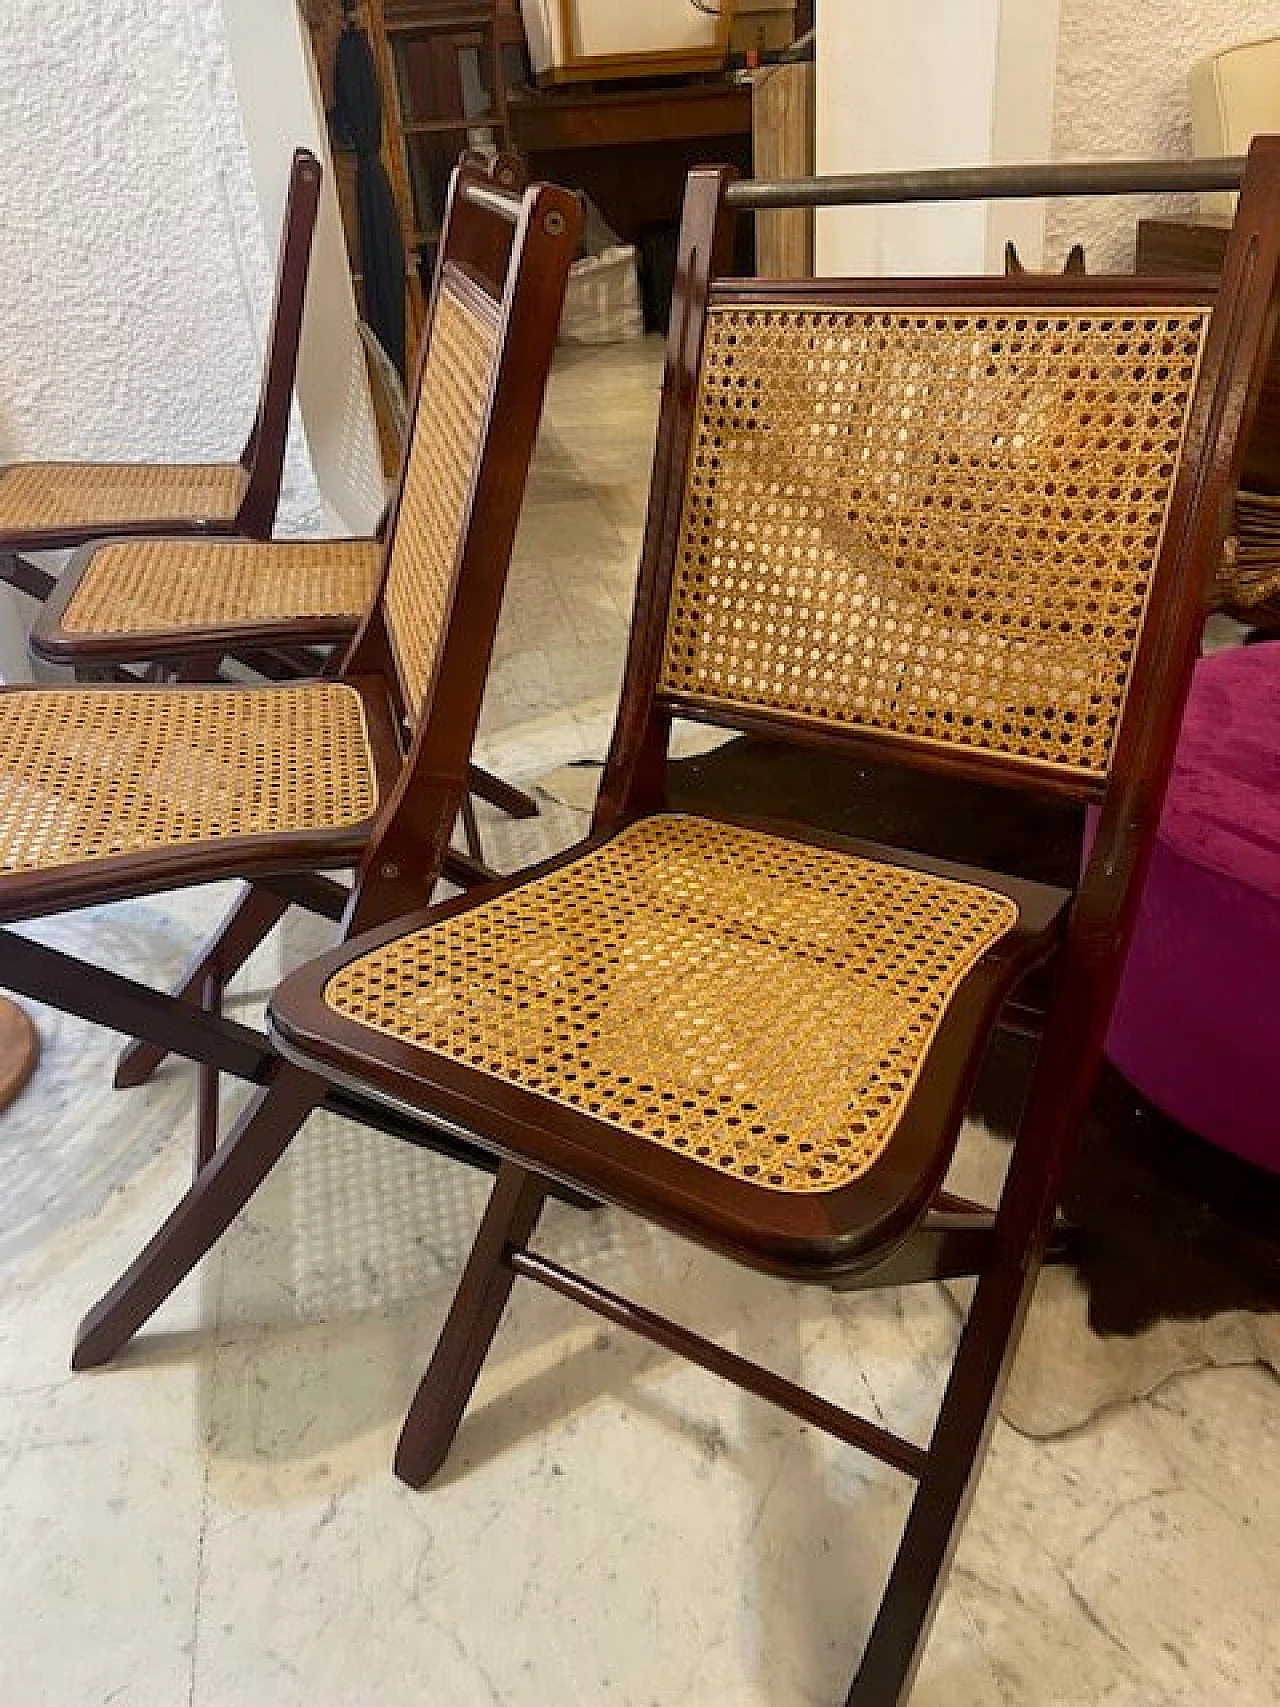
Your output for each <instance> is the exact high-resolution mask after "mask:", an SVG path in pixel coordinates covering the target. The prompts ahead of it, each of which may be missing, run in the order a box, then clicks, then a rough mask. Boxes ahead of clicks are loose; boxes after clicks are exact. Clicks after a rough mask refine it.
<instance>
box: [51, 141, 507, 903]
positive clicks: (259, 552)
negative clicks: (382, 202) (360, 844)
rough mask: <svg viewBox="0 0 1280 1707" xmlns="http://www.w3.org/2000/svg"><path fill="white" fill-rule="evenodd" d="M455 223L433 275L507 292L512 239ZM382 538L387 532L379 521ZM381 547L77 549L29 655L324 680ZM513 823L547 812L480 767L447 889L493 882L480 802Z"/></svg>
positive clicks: (353, 624)
mask: <svg viewBox="0 0 1280 1707" xmlns="http://www.w3.org/2000/svg"><path fill="white" fill-rule="evenodd" d="M464 159H465V160H466V162H467V164H468V168H469V171H470V172H471V174H472V176H475V177H482V176H484V175H488V177H489V178H490V179H491V180H492V181H493V182H494V183H496V184H498V185H499V186H500V187H501V188H504V189H506V190H509V191H512V192H517V191H519V190H520V189H522V188H523V186H524V182H525V175H524V173H523V170H522V169H521V168H520V166H519V163H518V161H516V160H515V159H514V158H513V157H512V156H510V155H507V154H501V155H499V156H498V157H497V159H496V160H495V161H494V162H492V163H491V164H490V163H489V162H486V161H485V160H484V159H482V158H480V157H476V156H464ZM473 223H474V222H468V221H466V220H462V221H455V222H454V223H453V224H452V225H451V226H450V227H449V229H448V230H447V232H445V233H442V240H441V243H440V245H439V246H438V249H437V262H436V271H437V273H438V272H439V270H440V269H441V268H442V267H443V266H445V265H447V264H449V265H462V266H467V267H470V268H473V269H476V270H477V271H478V273H479V275H480V276H481V277H483V278H484V280H485V281H486V282H487V283H488V285H489V287H490V288H491V289H494V290H497V291H499V292H500V291H501V288H502V280H503V277H504V275H505V273H506V269H507V262H508V257H509V251H510V230H509V229H507V228H503V227H502V226H500V225H499V226H495V227H494V228H493V229H492V230H489V229H473ZM384 524H385V518H384ZM384 532H385V525H384V526H382V527H380V528H379V533H378V537H377V538H374V539H345V540H310V539H306V540H297V539H292V540H272V539H253V540H246V539H192V538H163V537H161V538H147V539H129V538H124V539H119V538H113V537H109V538H102V539H93V540H90V541H88V542H87V543H86V544H84V545H83V546H81V548H80V550H79V551H77V552H76V553H75V555H74V556H73V557H72V559H71V561H70V562H69V563H68V564H67V566H66V568H65V569H64V570H63V572H62V574H61V576H60V577H59V578H58V581H57V584H56V586H55V588H54V591H53V592H52V593H51V595H50V597H49V598H48V600H47V602H46V603H45V604H44V605H43V606H42V608H41V609H40V611H39V612H38V614H37V616H36V620H35V623H34V624H33V626H32V629H31V635H30V646H31V650H32V652H34V653H35V655H36V656H37V657H38V658H42V659H43V660H45V662H47V663H51V664H59V665H62V666H65V667H69V668H70V669H72V670H74V671H75V673H76V676H77V678H78V679H80V680H93V679H107V680H121V681H130V680H134V679H136V672H137V670H138V668H139V666H142V667H144V668H146V669H147V670H148V673H149V674H150V675H151V676H152V677H155V678H158V679H177V680H183V681H215V680H219V679H221V678H222V676H223V673H224V666H225V665H226V664H227V663H228V662H229V661H231V660H234V661H235V663H237V664H240V665H246V666H248V667H249V668H251V669H253V670H254V671H255V672H257V673H258V674H260V675H264V676H266V677H268V678H269V679H273V680H277V681H280V680H289V679H292V678H294V677H297V676H307V675H315V674H317V673H319V671H320V670H321V669H322V668H323V666H324V660H325V656H326V653H327V654H328V655H329V656H330V657H331V658H332V659H333V660H334V661H335V662H336V660H337V659H338V658H339V657H340V656H341V649H343V648H345V646H346V645H347V644H349V642H350V641H351V639H352V638H353V637H354V635H355V633H356V630H357V628H358V627H359V625H360V621H361V619H362V617H363V616H364V614H365V612H366V611H367V610H368V608H369V604H370V601H371V600H372V599H373V597H374V596H375V594H376V592H377V590H378V584H379V578H380V574H381V568H382V558H383V544H382V535H383V533H384ZM473 795H475V796H478V797H479V798H480V799H482V800H487V801H489V802H490V803H491V804H492V805H494V806H497V807H499V808H500V809H501V810H502V811H503V812H506V813H507V814H509V815H510V816H511V817H515V818H532V817H535V816H536V815H537V811H538V807H537V803H536V801H534V800H533V799H532V798H531V797H530V796H529V795H528V794H526V793H524V791H523V790H521V789H518V788H514V787H513V786H512V785H511V784H510V783H508V782H505V781H503V779H502V778H501V777H497V776H494V775H492V774H491V773H490V772H488V771H486V770H484V769H482V768H481V767H480V766H472V770H471V787H470V789H469V790H468V794H467V796H466V797H465V798H464V800H463V807H462V818H463V825H464V829H465V832H466V838H467V858H466V859H462V858H459V859H456V860H454V861H453V870H452V871H451V873H450V875H451V876H452V877H454V878H455V879H456V880H458V881H461V882H463V883H468V882H474V881H479V880H486V879H488V878H489V877H491V876H492V873H491V872H490V871H488V869H487V868H485V867H484V866H483V865H482V864H481V863H480V861H481V859H482V849H481V846H480V837H479V830H478V827H477V824H476V819H475V814H474V810H473V808H472V804H471V797H472V796H473Z"/></svg>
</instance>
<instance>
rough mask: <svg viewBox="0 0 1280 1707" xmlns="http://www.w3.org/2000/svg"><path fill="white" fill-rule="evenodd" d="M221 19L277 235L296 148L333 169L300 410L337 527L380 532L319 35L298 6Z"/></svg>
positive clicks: (267, 217)
mask: <svg viewBox="0 0 1280 1707" xmlns="http://www.w3.org/2000/svg"><path fill="white" fill-rule="evenodd" d="M222 16H223V20H224V24H225V29H226V34H227V43H228V47H229V50H230V55H231V67H232V72H233V75H234V78H235V86H236V92H237V96H238V102H239V110H240V121H241V124H242V125H243V127H244V135H245V140H246V142H247V144H248V150H249V162H250V165H251V168H252V171H253V178H254V183H255V184H256V186H257V191H258V198H259V201H260V202H261V206H262V215H263V222H264V224H265V225H266V227H267V229H268V230H270V231H278V230H279V229H280V221H281V218H282V217H283V214H284V203H285V195H286V191H287V189H288V178H289V162H290V159H291V157H292V154H293V150H294V149H295V148H297V147H305V148H310V149H311V150H312V152H313V153H314V154H316V155H317V156H318V157H319V158H320V160H321V161H322V163H323V166H324V182H323V186H322V190H321V197H320V217H319V220H318V222H317V225H316V235H315V244H314V247H313V248H312V252H311V272H310V276H309V279H308V283H307V302H306V312H305V314H304V316H303V324H302V343H301V346H300V349H299V355H298V379H297V400H298V408H299V410H300V411H301V416H302V424H303V429H304V431H305V433H306V440H307V447H308V449H309V451H310V454H311V464H312V467H313V469H314V470H315V477H316V481H317V484H318V485H319V488H320V495H321V497H322V499H323V501H324V505H325V509H326V512H327V521H328V524H329V526H330V527H331V528H333V529H334V531H337V532H343V533H352V534H363V533H371V532H372V531H373V528H374V526H375V524H376V523H377V520H378V516H379V514H380V513H381V510H382V506H383V484H382V465H381V461H380V457H379V451H378V438H377V429H376V427H375V425H374V419H373V409H372V405H371V403H370V400H369V384H368V377H367V372H366V368H365V362H364V353H363V347H362V345H361V343H360V339H359V336H358V334H357V331H356V303H355V296H354V293H353V291H352V286H351V274H350V270H349V267H348V263H347V252H346V245H345V240H344V237H343V233H342V219H341V215H340V213H339V210H338V196H337V188H336V180H335V177H334V171H333V161H332V159H331V157H330V154H329V143H328V137H327V134H326V127H325V119H324V108H323V104H322V100H321V96H320V89H319V85H318V82H317V80H316V74H315V64H314V60H313V57H312V53H311V41H310V36H309V33H308V31H307V28H306V25H305V23H304V22H303V19H302V17H301V15H300V12H299V10H298V6H297V4H296V0H222Z"/></svg>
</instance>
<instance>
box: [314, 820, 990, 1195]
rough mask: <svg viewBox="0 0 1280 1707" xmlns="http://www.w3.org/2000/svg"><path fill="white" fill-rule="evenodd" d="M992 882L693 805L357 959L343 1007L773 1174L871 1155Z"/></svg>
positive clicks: (796, 1183) (824, 1173) (768, 1180)
mask: <svg viewBox="0 0 1280 1707" xmlns="http://www.w3.org/2000/svg"><path fill="white" fill-rule="evenodd" d="M1016 918H1017V909H1016V908H1015V906H1014V904H1013V902H1012V901H1010V900H1009V899H1008V898H1007V897H1006V896H1004V895H998V894H994V893H992V892H990V891H988V890H985V889H981V888H977V887H975V886H972V885H969V884H962V883H955V882H951V881H948V880H945V879H940V878H936V877H930V876H925V875H922V874H920V873H918V872H913V871H910V870H906V869H902V868H899V867H895V866H888V865H880V864H876V863H873V862H871V861H868V860H864V859H857V858H853V857H851V856H849V855H846V854H840V853H833V852H829V851H826V850H824V849H820V848H813V847H806V846H803V845H801V844H798V843H795V842H790V841H785V840H781V839H779V838H776V837H772V836H765V835H761V834H757V833H754V832H750V831H747V830H741V829H737V828H734V827H730V826H726V825H721V824H715V823H711V822H708V821H705V820H701V819H697V818H686V817H678V816H664V817H659V818H653V819H648V820H646V821H644V822H643V823H641V824H639V825H636V826H633V827H632V828H630V829H628V830H626V831H624V832H623V833H622V834H621V835H619V836H617V837H616V838H614V840H612V841H610V842H609V843H607V844H606V845H605V846H604V847H603V848H601V849H599V850H597V851H595V852H592V853H589V854H587V855H584V856H583V857H582V858H581V859H579V860H577V861H575V862H574V863H573V864H571V865H568V866H566V867H564V868H563V869H561V870H559V871H556V872H553V873H551V874H550V875H549V876H546V877H542V878H539V879H536V880H535V881H533V882H531V883H529V884H526V885H525V886H524V887H522V888H519V889H516V890H514V891H511V892H509V893H508V894H506V895H502V896H499V897H498V898H496V899H495V900H492V901H488V902H485V903H482V904H481V905H479V906H477V907H475V908H473V909H471V910H470V911H467V912H464V913H461V914H459V915H458V916H457V917H455V918H452V919H449V920H446V921H444V922H442V923H441V924H438V925H435V926H432V927H431V928H429V929H427V930H421V931H417V932H414V933H413V934H411V935H408V936H404V937H401V938H399V939H398V940H396V941H393V942H390V943H388V944H386V945H385V946H383V947H382V948H379V949H376V950H375V951H374V952H373V953H371V954H367V955H365V956H363V957H362V958H361V959H359V960H356V961H353V962H351V963H350V964H349V965H347V966H346V967H344V968H343V969H342V970H341V971H340V972H338V973H337V974H336V975H335V976H334V978H333V979H331V980H330V983H329V985H328V988H327V990H326V993H325V999H326V1001H327V1002H328V1004H329V1005H330V1006H331V1007H332V1008H333V1009H335V1010H336V1011H337V1012H338V1013H340V1014H344V1015H346V1016H347V1017H348V1018H350V1019H353V1020H356V1021H358V1022H359V1023H360V1024H362V1025H365V1026H369V1027H371V1028H373V1029H375V1030H377V1031H381V1032H385V1033H387V1034H389V1035H391V1036H393V1037H396V1038H399V1039H404V1040H406V1041H408V1042H410V1043H413V1044H416V1045H417V1046H418V1047H420V1048H422V1049H426V1050H430V1051H433V1052H434V1053H436V1054H439V1055H444V1056H448V1057H450V1058H452V1059H453V1060H456V1061H461V1062H464V1063H466V1064H467V1065H468V1066H471V1067H473V1068H476V1069H477V1070H478V1071H480V1072H484V1073H488V1074H491V1075H494V1076H496V1077H498V1078H502V1079H505V1080H508V1081H510V1082H512V1083H514V1084H517V1085H521V1086H523V1087H525V1088H526V1089H528V1090H531V1091H535V1092H537V1093H538V1094H539V1095H541V1096H544V1097H549V1098H551V1099H552V1100H553V1101H555V1102H558V1103H563V1104H566V1105H568V1106H570V1107H572V1108H575V1109H579V1110H581V1111H583V1112H584V1113H586V1114H590V1115H593V1116H595V1117H596V1118H597V1119H599V1120H603V1121H608V1122H609V1123H610V1124H611V1125H613V1126H618V1127H621V1128H622V1129H623V1130H625V1131H627V1132H631V1133H634V1134H635V1135H636V1136H637V1137H638V1138H643V1139H646V1140H650V1141H652V1142H654V1143H657V1144H661V1145H664V1146H665V1147H667V1148H668V1149H671V1150H676V1151H679V1152H680V1153H681V1154H683V1155H685V1156H688V1157H690V1158H691V1159H694V1160H697V1161H700V1162H703V1163H705V1164H706V1165H707V1166H708V1167H712V1168H717V1169H721V1170H723V1171H724V1172H725V1173H728V1174H732V1175H734V1176H736V1177H737V1178H739V1179H744V1180H750V1181H753V1182H754V1183H756V1184H757V1185H762V1186H767V1187H770V1188H772V1189H774V1190H781V1191H789V1192H802V1191H829V1190H832V1189H834V1188H836V1187H838V1186H841V1185H844V1184H847V1183H848V1182H849V1181H850V1180H854V1179H857V1178H858V1177H859V1176H860V1175H862V1174H864V1173H865V1172H866V1171H867V1170H868V1169H869V1168H870V1167H872V1166H873V1165H874V1163H875V1162H876V1160H877V1159H878V1157H879V1156H880V1155H881V1153H882V1151H883V1149H884V1147H885V1145H886V1144H887V1142H888V1141H889V1139H890V1138H891V1136H892V1134H893V1131H894V1128H895V1126H896V1124H897V1121H898V1119H899V1116H900V1114H901V1111H902V1107H903V1104H904V1101H905V1098H906V1096H907V1093H908V1091H909V1090H910V1088H911V1086H912V1085H913V1084H914V1082H915V1079H916V1077H917V1074H918V1073H919V1070H920V1067H921V1063H922V1061H923V1058H924V1056H925V1053H926V1052H927V1050H928V1047H929V1044H930V1041H931V1039H932V1037H933V1035H934V1032H935V1030H936V1028H937V1025H938V1023H939V1020H940V1017H941V1015H942V1013H943V1011H944V1009H945V1007H946V1004H947V1002H948V1000H949V999H950V997H951V996H952V995H953V994H954V992H955V990H956V989H957V987H958V986H959V984H960V983H961V981H962V980H963V978H964V976H965V974H966V973H967V972H968V971H969V970H970V968H971V967H972V966H973V965H974V963H975V962H976V961H977V960H978V958H979V957H980V956H981V955H982V953H983V952H984V950H986V949H987V948H989V947H990V946H991V945H992V944H993V943H995V942H996V941H997V940H998V939H999V938H1000V937H1001V936H1003V935H1004V934H1005V933H1006V932H1008V931H1009V930H1010V929H1011V928H1012V927H1013V925H1014V924H1015V922H1016Z"/></svg>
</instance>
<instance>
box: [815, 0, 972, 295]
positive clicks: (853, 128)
mask: <svg viewBox="0 0 1280 1707" xmlns="http://www.w3.org/2000/svg"><path fill="white" fill-rule="evenodd" d="M816 17H817V26H818V45H817V67H816V84H815V90H816V96H815V99H816V114H817V124H816V133H817V134H816V162H817V170H818V171H819V172H820V173H828V172H874V171H880V170H891V169H895V168H907V167H914V166H971V165H979V164H981V163H982V162H984V161H986V160H987V159H989V158H990V148H991V108H992V95H993V89H994V85H995V74H996V45H997V35H998V20H999V0H907V3H906V4H903V3H901V0H899V3H898V4H896V5H892V6H887V5H881V4H878V3H875V0H853V3H848V0H837V3H835V4H833V3H832V0H826V4H819V6H818V8H817V13H816ZM985 251H986V220H985V215H984V213H983V210H982V209H981V208H980V207H975V206H974V205H972V204H970V203H963V202H959V203H952V204H948V205H942V206H939V205H936V204H931V205H928V206H917V207H877V208H838V209H826V210H823V211H820V212H819V215H818V218H817V222H816V233H815V268H816V270H817V272H819V273H828V274H830V273H848V274H851V275H857V274H862V275H866V274H874V273H882V272H908V273H917V272H918V273H938V272H954V271H957V270H960V271H964V270H974V271H981V269H982V265H983V260H984V256H985Z"/></svg>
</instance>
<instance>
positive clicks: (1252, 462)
mask: <svg viewBox="0 0 1280 1707" xmlns="http://www.w3.org/2000/svg"><path fill="white" fill-rule="evenodd" d="M1229 235H1230V233H1229V231H1228V229H1227V227H1226V226H1225V225H1193V224H1190V223H1188V222H1186V221H1184V220H1177V219H1143V220H1140V221H1139V222H1138V247H1137V264H1136V270H1137V271H1138V272H1139V273H1217V272H1220V271H1221V268H1222V257H1223V255H1224V254H1225V253H1226V248H1227V238H1228V236H1229ZM1240 485H1241V486H1242V487H1246V488H1248V489H1249V490H1250V491H1253V492H1266V493H1280V351H1277V350H1276V349H1275V348H1273V349H1272V352H1271V360H1270V362H1269V363H1268V365H1267V372H1266V377H1265V378H1264V380H1263V382H1262V396H1261V397H1260V398H1259V400H1258V413H1257V417H1256V419H1255V420H1254V423H1253V432H1252V433H1251V434H1250V436H1249V443H1248V445H1247V446H1246V448H1245V456H1244V468H1243V470H1242V471H1241V475H1240Z"/></svg>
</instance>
